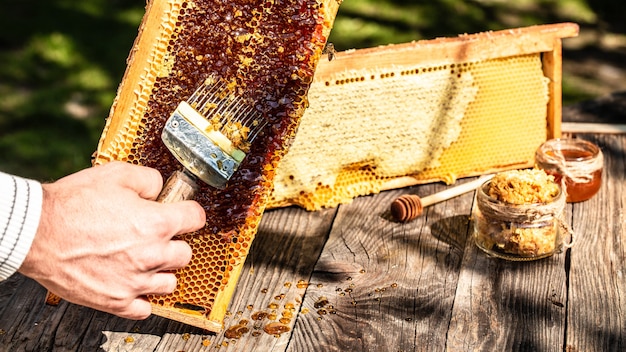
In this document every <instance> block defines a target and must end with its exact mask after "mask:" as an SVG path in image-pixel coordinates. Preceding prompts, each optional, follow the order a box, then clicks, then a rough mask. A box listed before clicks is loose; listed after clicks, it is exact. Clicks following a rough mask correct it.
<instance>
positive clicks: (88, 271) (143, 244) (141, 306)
mask: <svg viewBox="0 0 626 352" xmlns="http://www.w3.org/2000/svg"><path fill="white" fill-rule="evenodd" d="M162 185H163V179H162V178H161V175H160V174H159V173H158V172H157V171H156V170H153V169H150V168H147V167H142V166H136V165H131V164H128V163H122V162H111V163H108V164H106V165H102V166H97V167H93V168H89V169H85V170H82V171H80V172H77V173H75V174H72V175H69V176H67V177H65V178H62V179H60V180H58V181H57V182H54V183H50V184H44V185H43V208H42V215H41V220H40V223H39V228H38V230H37V234H36V235H35V239H34V241H33V243H32V246H31V249H30V251H29V253H28V255H27V256H26V259H25V261H24V263H23V264H22V266H21V268H20V270H19V271H20V272H21V273H22V274H24V275H26V276H29V277H31V278H33V279H34V280H36V281H38V282H39V283H40V284H42V285H43V286H44V287H46V288H47V289H48V290H50V291H51V292H54V293H55V294H57V295H59V296H61V297H62V298H64V299H66V300H68V301H70V302H73V303H76V304H80V305H84V306H88V307H91V308H94V309H98V310H101V311H105V312H109V313H112V314H115V315H118V316H120V317H124V318H129V319H145V318H147V317H148V316H149V315H150V313H151V307H150V304H149V303H148V301H147V300H146V299H145V298H144V296H145V295H147V294H169V293H171V292H173V291H174V289H175V288H176V277H175V275H174V274H173V273H172V272H171V270H175V269H178V268H180V267H183V266H185V265H187V263H189V261H190V259H191V247H190V246H189V245H188V244H187V243H186V242H184V241H182V240H172V238H173V237H174V236H175V235H178V234H184V233H188V232H192V231H195V230H198V229H200V228H202V227H203V226H204V224H205V221H206V214H205V212H204V209H202V207H201V206H200V205H199V204H198V203H196V202H194V201H183V202H177V203H168V204H163V203H158V202H155V201H154V199H156V197H157V196H158V194H159V192H160V191H161V188H162Z"/></svg>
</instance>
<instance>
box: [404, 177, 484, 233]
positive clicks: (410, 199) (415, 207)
mask: <svg viewBox="0 0 626 352" xmlns="http://www.w3.org/2000/svg"><path fill="white" fill-rule="evenodd" d="M492 177H493V175H485V176H482V177H480V178H478V179H476V180H474V181H470V182H467V183H464V184H461V185H458V186H455V187H451V188H448V189H446V190H445V191H441V192H438V193H435V194H432V195H430V196H426V197H424V198H420V197H419V196H418V195H416V194H405V195H402V196H400V197H398V198H397V199H396V200H394V201H393V203H391V216H393V218H394V219H395V220H396V221H400V222H407V221H411V220H413V219H415V218H416V217H418V216H420V215H422V212H423V211H424V208H426V207H428V206H430V205H433V204H435V203H439V202H443V201H445V200H448V199H452V198H454V197H457V196H460V195H461V194H464V193H467V192H470V191H473V190H475V189H476V188H478V187H480V186H481V185H482V184H483V183H485V182H487V181H488V180H490V179H491V178H492Z"/></svg>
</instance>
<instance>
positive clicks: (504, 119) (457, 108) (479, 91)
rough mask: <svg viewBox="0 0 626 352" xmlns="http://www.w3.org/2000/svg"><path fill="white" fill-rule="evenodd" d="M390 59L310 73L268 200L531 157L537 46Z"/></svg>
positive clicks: (539, 117) (542, 131)
mask: <svg viewBox="0 0 626 352" xmlns="http://www.w3.org/2000/svg"><path fill="white" fill-rule="evenodd" d="M355 56H358V55H355ZM327 65H329V66H330V65H332V62H331V63H327ZM388 66H389V69H387V70H384V69H380V68H377V69H374V70H372V69H364V70H359V69H355V70H350V71H342V72H339V73H337V74H335V75H334V76H331V77H332V78H329V77H328V76H326V77H324V79H317V78H316V80H315V81H314V83H313V85H312V86H311V89H310V92H309V100H310V107H309V108H308V109H307V111H306V113H305V115H304V117H303V118H302V121H301V125H300V129H299V131H298V134H297V135H296V140H295V141H294V144H293V146H292V148H291V149H290V151H289V154H288V155H287V156H286V157H285V159H284V160H283V162H282V163H281V165H280V167H279V169H278V171H277V175H276V178H275V182H274V190H273V192H272V198H271V200H270V204H269V206H270V207H279V206H285V205H298V206H301V207H303V208H305V209H308V210H317V209H320V208H323V207H333V206H336V205H338V204H341V203H348V202H350V201H351V200H352V199H353V198H355V197H357V196H361V195H367V194H372V193H378V192H380V191H381V190H382V189H388V188H393V187H394V186H393V182H394V180H396V179H397V178H400V177H406V176H410V177H411V178H412V179H413V180H414V181H415V182H416V183H420V182H421V183H425V182H432V181H444V182H446V183H453V182H455V180H456V179H457V178H458V177H463V176H470V175H478V174H482V173H487V172H493V171H494V170H501V169H508V168H517V167H521V166H529V165H531V164H532V162H533V158H534V152H535V150H536V148H537V147H538V146H539V145H540V144H541V143H542V142H543V141H545V140H546V138H547V136H548V131H547V123H546V115H547V104H548V101H549V99H550V96H549V91H548V85H549V83H550V80H549V79H548V78H546V77H545V76H544V72H543V68H542V58H541V53H533V54H525V55H515V56H509V57H502V58H494V59H488V60H482V61H468V62H457V63H453V64H443V65H436V66H431V65H415V66H412V67H406V66H404V67H400V68H396V67H394V66H393V65H388ZM390 185H391V186H390Z"/></svg>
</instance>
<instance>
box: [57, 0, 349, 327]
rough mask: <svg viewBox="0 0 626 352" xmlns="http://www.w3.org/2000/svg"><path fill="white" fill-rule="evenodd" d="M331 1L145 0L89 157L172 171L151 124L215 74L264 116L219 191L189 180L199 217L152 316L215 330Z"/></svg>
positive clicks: (295, 118) (295, 113)
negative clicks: (170, 289) (195, 186)
mask: <svg viewBox="0 0 626 352" xmlns="http://www.w3.org/2000/svg"><path fill="white" fill-rule="evenodd" d="M338 7H339V2H337V1H336V0H286V1H282V2H275V1H274V0H258V1H249V0H234V1H231V2H229V3H228V4H226V3H221V2H215V1H207V0H194V1H191V0H164V1H149V2H148V3H147V6H146V13H145V15H144V18H143V20H142V23H141V26H140V28H139V33H138V36H137V38H136V40H135V43H134V45H133V48H132V50H131V53H130V56H129V58H128V61H127V69H126V72H125V74H124V77H123V79H122V82H121V84H120V86H119V89H118V92H117V96H116V98H115V101H114V103H113V106H112V107H111V112H110V115H109V117H108V119H107V121H106V125H105V127H104V130H103V133H102V136H101V138H100V141H99V144H98V147H97V150H96V152H95V153H94V159H93V164H94V165H99V164H103V163H107V162H109V161H112V160H120V161H125V162H129V163H133V164H139V165H146V166H150V167H153V168H155V169H157V170H159V171H160V172H161V174H162V175H163V177H164V178H167V177H168V176H169V175H170V174H172V173H173V172H175V171H177V170H179V169H180V168H181V165H180V164H179V163H178V162H177V161H176V159H175V158H174V157H173V156H172V155H171V153H170V152H169V151H168V150H167V148H166V147H165V146H164V144H163V143H162V141H161V140H160V132H161V130H162V129H163V126H164V123H165V120H166V119H167V118H168V117H169V116H170V115H171V113H172V112H173V111H174V109H175V108H176V106H177V105H178V103H179V102H181V101H183V100H186V99H188V98H189V96H190V95H191V94H192V93H193V91H194V90H195V88H196V87H197V86H199V85H200V84H201V83H202V82H204V81H205V80H206V79H207V78H208V77H219V79H221V80H223V81H225V82H227V83H228V84H229V85H230V86H232V87H234V88H233V89H235V90H237V92H236V93H237V94H235V95H237V96H241V95H245V96H246V97H247V98H249V99H251V100H253V101H255V105H254V108H255V109H257V110H258V112H259V113H260V114H261V115H262V116H263V117H264V118H265V119H266V120H267V121H266V122H267V125H266V127H265V128H264V130H263V132H262V133H261V134H260V135H259V136H257V138H256V139H255V141H254V143H253V145H252V146H251V150H250V151H249V152H248V155H247V157H246V159H244V161H243V162H242V164H241V166H240V167H239V170H238V171H237V172H236V173H235V175H234V176H233V177H232V178H231V180H230V181H229V182H228V184H227V185H226V188H225V189H223V190H222V189H220V190H218V189H214V188H212V187H210V186H207V185H204V184H202V185H200V190H199V192H198V194H197V196H196V200H197V201H198V202H199V203H200V204H201V205H202V206H203V207H204V209H205V211H206V212H207V224H206V226H205V227H204V228H203V229H201V230H199V231H196V232H194V233H191V234H186V235H182V236H180V238H181V239H183V240H185V241H186V242H187V243H189V245H190V246H191V247H192V251H193V255H192V259H191V263H190V264H189V265H187V266H186V267H185V268H183V269H180V270H177V271H176V276H177V279H178V285H177V288H176V290H175V292H174V293H172V294H170V295H164V296H154V295H153V296H149V297H148V300H149V301H150V303H151V305H152V312H153V314H156V315H160V316H163V317H166V318H169V319H172V320H176V321H179V322H182V323H185V324H189V325H193V326H197V327H200V328H203V329H206V330H209V331H214V332H218V331H221V330H222V329H223V321H224V317H225V315H226V312H227V308H228V305H229V304H230V301H231V298H232V295H233V293H234V290H235V288H236V285H237V281H238V279H239V276H240V272H241V269H242V267H243V264H244V262H245V259H246V256H247V254H248V250H249V249H250V247H251V244H252V241H253V240H254V236H255V234H256V231H257V228H258V225H259V222H260V219H261V216H262V214H263V211H264V210H265V207H266V204H267V200H268V198H269V194H270V192H271V189H272V181H273V177H274V175H275V169H276V167H277V165H278V163H279V162H280V160H281V159H282V158H283V157H284V155H285V153H286V151H287V149H288V148H289V146H290V144H291V142H292V141H293V136H294V134H295V131H296V129H297V127H298V124H299V120H300V118H301V117H302V115H303V113H304V110H305V108H306V106H307V98H306V94H307V91H308V89H309V86H310V83H311V82H312V79H313V73H314V71H315V67H316V65H317V63H318V62H319V59H320V57H321V55H322V51H323V48H324V45H325V44H326V39H327V37H328V35H329V33H330V29H331V27H332V24H333V22H334V18H335V16H336V13H337V10H338ZM274 12H280V13H281V16H276V15H275V13H274ZM276 36H278V37H276ZM53 296H54V295H51V297H53Z"/></svg>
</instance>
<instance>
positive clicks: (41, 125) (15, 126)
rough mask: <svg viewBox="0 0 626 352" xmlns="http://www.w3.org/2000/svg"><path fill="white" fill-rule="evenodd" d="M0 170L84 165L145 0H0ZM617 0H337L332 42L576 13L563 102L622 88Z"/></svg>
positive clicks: (467, 29) (452, 31)
mask: <svg viewBox="0 0 626 352" xmlns="http://www.w3.org/2000/svg"><path fill="white" fill-rule="evenodd" d="M0 4H1V5H0V63H1V65H0V170H2V171H5V172H11V173H15V174H18V175H22V176H27V177H32V178H36V179H40V180H43V181H51V180H55V179H57V178H59V177H62V176H64V175H66V174H69V173H71V172H74V171H77V170H79V169H82V168H85V167H88V166H89V165H90V156H91V154H92V152H93V151H94V150H95V148H96V145H97V142H98V139H99V137H100V134H101V132H102V129H103V126H104V121H105V118H106V116H107V115H108V111H109V108H110V106H111V103H112V101H113V99H114V97H115V92H116V89H117V86H118V84H119V82H120V81H121V79H122V75H123V73H124V69H125V66H126V57H127V56H128V52H129V50H130V48H131V46H132V44H133V41H134V39H135V37H136V35H137V28H138V26H139V23H140V21H141V18H142V16H143V13H144V7H145V0H48V1H35V0H0ZM622 6H623V5H622V1H621V0H558V1H557V0H517V1H507V0H482V1H480V0H474V1H458V0H344V2H343V4H342V6H341V8H340V13H339V15H338V17H337V20H336V23H335V28H334V29H333V32H332V35H331V38H330V41H331V42H332V43H333V44H334V45H335V48H336V49H337V50H345V49H350V48H362V47H370V46H377V45H382V44H388V43H401V42H407V41H411V40H419V39H431V38H435V37H441V36H456V35H458V34H460V33H475V32H480V31H486V30H498V29H506V28H514V27H521V26H528V25H533V24H546V23H556V22H570V21H571V22H576V23H578V24H579V25H580V26H581V35H580V36H579V37H578V38H574V39H567V40H565V43H564V44H565V50H564V87H563V88H564V104H571V103H575V102H578V101H581V100H586V99H591V98H594V97H598V96H602V95H605V94H608V93H610V92H614V91H620V90H626V83H625V82H626V79H625V78H626V74H625V67H624V66H625V65H624V63H625V62H626V44H625V43H626V40H625V39H624V38H625V37H626V36H625V35H624V33H626V29H625V27H624V25H623V24H622V22H623V20H622V18H621V17H622V16H621V15H622V14H623V11H622V10H621V7H622Z"/></svg>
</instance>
